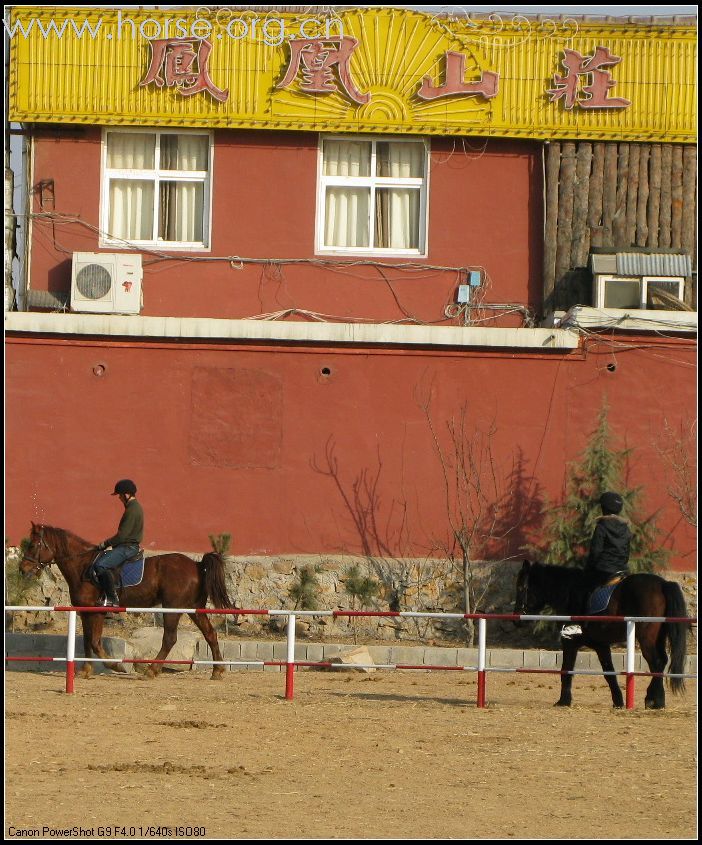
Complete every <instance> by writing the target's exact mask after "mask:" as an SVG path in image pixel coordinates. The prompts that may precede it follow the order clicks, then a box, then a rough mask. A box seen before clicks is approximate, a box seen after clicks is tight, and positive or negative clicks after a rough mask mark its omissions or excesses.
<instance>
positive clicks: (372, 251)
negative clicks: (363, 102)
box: [315, 135, 431, 258]
mask: <svg viewBox="0 0 702 845" xmlns="http://www.w3.org/2000/svg"><path fill="white" fill-rule="evenodd" d="M325 141H358V142H366V143H368V142H371V160H370V175H369V176H326V175H325V174H324V142H325ZM378 142H380V143H382V142H392V143H402V144H417V143H421V144H423V146H424V177H423V178H422V179H419V178H412V179H410V178H404V179H403V178H396V177H392V176H377V175H376V171H377V167H376V148H377V144H378ZM430 160H431V147H430V144H429V141H428V139H427V138H422V137H403V138H397V137H395V136H393V135H320V137H319V146H318V154H317V215H316V227H315V228H316V232H315V253H316V254H317V255H374V256H383V257H392V256H396V257H407V256H412V257H415V258H426V257H427V250H428V232H429V172H430ZM415 186H416V187H418V189H419V232H418V235H419V247H418V249H397V248H394V247H375V246H370V247H360V246H353V247H339V246H325V244H324V233H325V230H326V189H327V187H342V188H368V190H369V191H370V202H369V210H368V213H369V234H370V237H371V238H374V237H375V196H376V189H377V188H408V187H415Z"/></svg>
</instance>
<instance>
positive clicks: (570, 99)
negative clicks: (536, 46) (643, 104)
mask: <svg viewBox="0 0 702 845" xmlns="http://www.w3.org/2000/svg"><path fill="white" fill-rule="evenodd" d="M621 60H622V59H621V56H613V55H612V54H611V53H610V52H609V50H608V49H607V47H597V48H596V49H595V52H594V53H593V54H592V55H591V56H583V55H581V54H580V53H577V52H576V51H575V50H564V51H563V65H564V67H565V68H566V70H567V71H568V73H567V74H566V75H565V76H559V75H558V74H555V75H554V77H553V83H554V85H556V86H557V87H556V88H549V89H548V93H549V94H550V95H551V100H550V102H552V103H554V102H555V101H556V100H558V99H560V98H561V97H563V102H564V105H565V107H566V108H567V109H572V108H573V106H574V105H575V104H576V103H577V105H578V106H580V108H581V109H625V108H626V107H627V106H630V105H631V100H625V99H624V98H623V97H608V96H607V92H608V91H609V89H610V88H614V86H615V85H616V84H617V83H616V82H614V81H613V80H612V78H611V74H610V72H609V71H608V70H600V68H602V67H610V66H612V65H616V64H619V62H621ZM581 76H589V77H590V80H589V84H588V85H583V87H582V92H584V94H585V95H586V96H585V97H583V96H580V92H579V91H578V79H579V77H581Z"/></svg>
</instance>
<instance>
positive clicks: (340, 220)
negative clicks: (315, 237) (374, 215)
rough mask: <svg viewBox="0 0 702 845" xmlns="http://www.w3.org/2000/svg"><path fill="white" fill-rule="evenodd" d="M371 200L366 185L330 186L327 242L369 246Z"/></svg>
mask: <svg viewBox="0 0 702 845" xmlns="http://www.w3.org/2000/svg"><path fill="white" fill-rule="evenodd" d="M369 202H370V191H368V190H366V189H365V188H327V192H326V197H325V203H326V209H325V210H326V214H325V227H324V246H340V247H353V246H365V247H367V246H370V242H369V234H370V233H369V225H368V215H369Z"/></svg>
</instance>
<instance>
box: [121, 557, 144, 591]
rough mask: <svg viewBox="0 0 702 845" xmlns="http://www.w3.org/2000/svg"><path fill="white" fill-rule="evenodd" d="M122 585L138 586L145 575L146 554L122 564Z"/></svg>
mask: <svg viewBox="0 0 702 845" xmlns="http://www.w3.org/2000/svg"><path fill="white" fill-rule="evenodd" d="M121 575H122V587H136V585H137V584H141V579H142V578H143V577H144V555H141V556H140V557H138V558H137V559H136V560H130V561H127V563H125V564H123V566H122V573H121Z"/></svg>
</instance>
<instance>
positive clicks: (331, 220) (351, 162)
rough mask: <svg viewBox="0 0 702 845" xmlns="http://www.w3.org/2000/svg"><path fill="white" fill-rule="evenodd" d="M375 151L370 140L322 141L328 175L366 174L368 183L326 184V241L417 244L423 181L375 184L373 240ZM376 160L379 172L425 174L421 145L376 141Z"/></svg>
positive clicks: (405, 175) (332, 244) (405, 176)
mask: <svg viewBox="0 0 702 845" xmlns="http://www.w3.org/2000/svg"><path fill="white" fill-rule="evenodd" d="M371 150H372V142H370V141H325V142H324V156H323V158H324V162H323V168H324V175H325V176H328V177H336V178H339V177H340V178H344V177H348V178H354V177H356V178H364V177H365V178H367V179H368V183H367V184H368V187H367V188H365V187H359V186H352V185H349V186H348V187H343V186H339V185H327V188H326V194H325V230H324V245H325V246H328V247H369V246H374V247H378V248H385V249H418V248H419V210H420V209H419V205H420V190H421V188H420V186H419V185H417V186H415V187H407V188H405V187H380V186H378V187H377V188H376V189H375V221H374V239H373V243H371V239H370V230H369V229H370V226H369V212H370V201H371V190H372V180H371V179H370V178H369V177H371V176H372V175H373V174H371V171H370V167H371ZM375 160H376V165H375V170H376V172H375V174H374V175H375V176H378V177H385V178H392V179H423V178H424V145H423V144H418V143H396V142H386V141H378V142H377V143H376V159H375ZM373 181H374V180H373Z"/></svg>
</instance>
